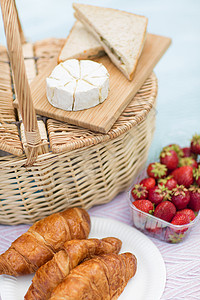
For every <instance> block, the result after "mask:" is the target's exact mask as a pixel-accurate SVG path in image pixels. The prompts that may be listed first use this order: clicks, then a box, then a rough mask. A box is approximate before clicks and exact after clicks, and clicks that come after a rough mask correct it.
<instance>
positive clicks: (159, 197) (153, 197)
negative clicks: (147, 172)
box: [148, 185, 170, 205]
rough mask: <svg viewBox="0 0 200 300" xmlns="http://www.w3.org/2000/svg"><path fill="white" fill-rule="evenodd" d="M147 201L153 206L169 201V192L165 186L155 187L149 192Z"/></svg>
mask: <svg viewBox="0 0 200 300" xmlns="http://www.w3.org/2000/svg"><path fill="white" fill-rule="evenodd" d="M148 199H149V200H150V201H151V202H152V203H154V204H155V205H158V204H159V203H161V202H162V201H163V200H168V199H170V191H169V190H168V189H167V188H166V187H165V186H161V185H156V186H154V187H153V188H151V189H150V190H149V196H148Z"/></svg>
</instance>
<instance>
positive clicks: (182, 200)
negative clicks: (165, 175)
mask: <svg viewBox="0 0 200 300" xmlns="http://www.w3.org/2000/svg"><path fill="white" fill-rule="evenodd" d="M171 201H172V203H174V205H175V206H176V208H177V210H180V209H183V208H186V206H187V205H188V203H189V201H190V193H189V191H188V190H187V189H186V188H185V187H184V186H183V185H178V186H177V187H176V188H175V189H173V190H172V195H171Z"/></svg>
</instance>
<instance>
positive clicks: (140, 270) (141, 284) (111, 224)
mask: <svg viewBox="0 0 200 300" xmlns="http://www.w3.org/2000/svg"><path fill="white" fill-rule="evenodd" d="M91 222H92V228H91V233H90V237H91V238H92V237H93V238H94V237H96V238H103V237H108V236H113V237H117V238H119V239H121V240H122V249H121V251H120V252H121V253H122V252H128V251H129V252H132V253H133V254H134V255H135V256H136V257H137V262H138V267H137V272H136V275H135V276H134V277H133V278H132V279H131V280H130V281H129V282H128V285H127V286H126V288H125V290H124V291H123V293H122V294H121V296H120V297H119V299H120V300H131V299H133V298H134V299H136V300H146V299H148V300H159V299H160V297H161V296H162V293H163V291H164V288H165V281H166V269H165V264H164V261H163V258H162V256H161V253H160V252H159V250H158V248H157V247H156V246H155V245H154V243H153V242H152V241H151V240H150V239H149V238H148V237H147V236H145V235H144V234H143V233H141V232H140V231H138V230H137V229H135V228H133V227H130V226H128V225H126V224H124V223H121V222H119V221H115V220H112V219H106V218H97V217H91ZM32 277H33V275H28V276H22V277H19V278H15V277H12V276H6V275H1V276H0V291H1V298H2V300H23V299H24V295H25V294H26V291H27V290H28V287H29V285H30V283H31V279H32Z"/></svg>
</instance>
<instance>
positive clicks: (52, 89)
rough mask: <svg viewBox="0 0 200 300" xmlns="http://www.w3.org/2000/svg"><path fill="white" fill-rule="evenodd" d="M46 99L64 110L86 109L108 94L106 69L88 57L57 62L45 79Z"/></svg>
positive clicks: (101, 100) (99, 101)
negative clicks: (87, 58)
mask: <svg viewBox="0 0 200 300" xmlns="http://www.w3.org/2000/svg"><path fill="white" fill-rule="evenodd" d="M46 87H47V99H48V101H49V102H50V104H52V105H53V106H55V107H57V108H61V109H64V110H68V111H77V110H82V109H87V108H90V107H93V106H96V105H97V104H99V103H102V102H103V101H104V100H105V99H106V98H107V96H108V91H109V74H108V71H107V69H106V68H105V67H104V66H103V65H102V64H99V63H97V62H94V61H91V60H80V61H79V60H77V59H69V60H66V61H65V62H62V63H60V64H59V65H57V66H56V67H55V68H54V70H53V71H52V73H51V75H50V76H49V77H48V78H47V79H46Z"/></svg>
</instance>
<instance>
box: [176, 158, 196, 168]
mask: <svg viewBox="0 0 200 300" xmlns="http://www.w3.org/2000/svg"><path fill="white" fill-rule="evenodd" d="M178 166H179V167H183V166H191V167H192V168H198V164H197V161H196V160H195V159H194V158H193V157H191V156H190V157H182V158H180V160H179V165H178Z"/></svg>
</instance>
